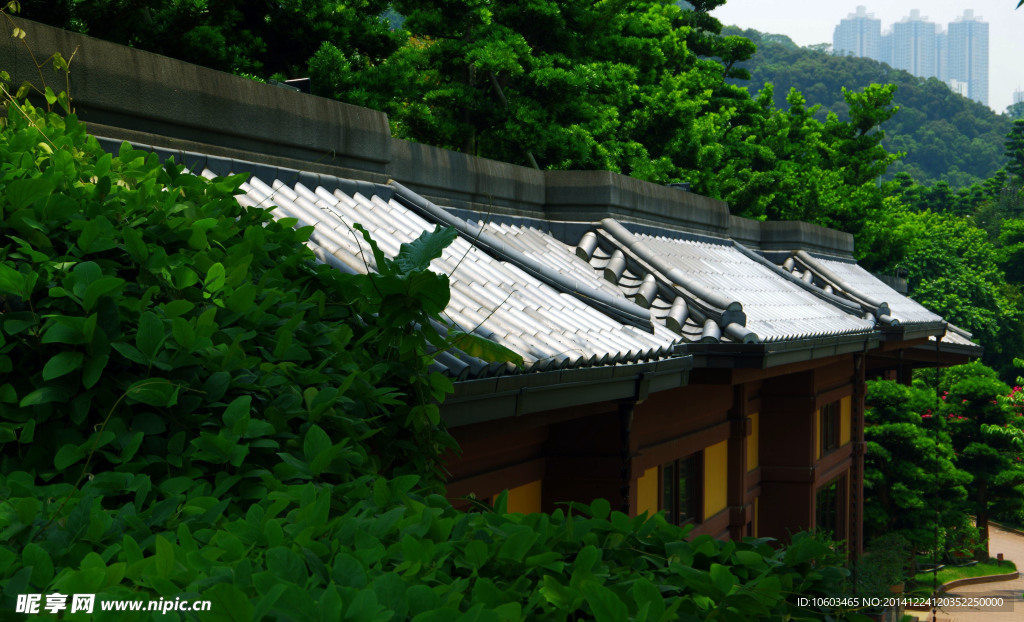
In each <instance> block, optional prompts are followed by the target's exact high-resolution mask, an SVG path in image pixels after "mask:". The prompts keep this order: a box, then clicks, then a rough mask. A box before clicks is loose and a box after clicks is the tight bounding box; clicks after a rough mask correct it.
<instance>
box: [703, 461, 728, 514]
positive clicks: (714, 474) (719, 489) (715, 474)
mask: <svg viewBox="0 0 1024 622" xmlns="http://www.w3.org/2000/svg"><path fill="white" fill-rule="evenodd" d="M727 443H728V441H722V442H721V443H716V444H714V445H712V446H711V447H708V448H707V449H705V450H704V519H705V520H707V519H708V518H710V517H712V516H714V515H715V514H718V513H719V512H721V511H722V510H724V509H725V506H726V500H727V494H726V493H727V486H728V472H729V448H728V444H727Z"/></svg>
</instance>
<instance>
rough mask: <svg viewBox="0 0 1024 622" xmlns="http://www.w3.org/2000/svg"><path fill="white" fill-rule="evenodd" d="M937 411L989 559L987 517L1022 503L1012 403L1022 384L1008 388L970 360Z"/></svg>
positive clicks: (1020, 420) (1017, 413)
mask: <svg viewBox="0 0 1024 622" xmlns="http://www.w3.org/2000/svg"><path fill="white" fill-rule="evenodd" d="M952 380H953V383H952V384H951V385H950V386H949V391H948V393H947V394H946V395H945V396H944V398H945V399H944V401H943V406H942V408H941V410H940V413H941V414H942V415H943V419H942V421H941V423H942V425H943V426H944V427H945V429H946V430H947V431H948V433H949V437H950V440H951V441H952V448H953V451H954V454H955V462H956V465H957V466H958V467H959V468H961V469H963V470H965V471H967V472H968V473H970V474H971V475H972V476H973V477H974V480H973V481H972V482H971V483H970V484H969V485H968V487H967V488H968V494H969V500H968V504H969V509H970V511H971V512H972V513H973V514H974V515H975V517H976V524H977V527H978V530H979V532H980V536H981V541H982V548H979V549H978V550H977V551H976V555H977V557H979V558H987V557H988V523H989V518H990V517H992V516H999V515H1012V514H1015V513H1016V512H1018V511H1020V509H1021V508H1022V507H1024V463H1022V461H1021V454H1022V450H1024V417H1021V410H1020V408H1019V406H1018V407H1016V408H1015V407H1014V405H1015V404H1017V405H1019V404H1020V402H1021V399H1020V398H1019V397H1017V396H1018V395H1019V394H1020V387H1015V388H1014V389H1013V390H1011V389H1010V387H1008V386H1007V385H1006V384H1004V383H1003V382H1001V381H1000V380H999V379H998V378H997V377H996V373H995V372H994V371H993V370H992V369H991V368H989V367H986V366H984V365H982V364H981V363H977V362H975V363H969V364H968V365H964V366H962V367H961V368H960V370H958V373H957V374H955V376H954V377H953V378H952Z"/></svg>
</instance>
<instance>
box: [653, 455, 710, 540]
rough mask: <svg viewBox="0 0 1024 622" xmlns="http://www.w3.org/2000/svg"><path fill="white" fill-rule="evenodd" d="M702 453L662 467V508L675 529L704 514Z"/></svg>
mask: <svg viewBox="0 0 1024 622" xmlns="http://www.w3.org/2000/svg"><path fill="white" fill-rule="evenodd" d="M702 456H703V454H702V453H700V452H698V453H695V454H693V455H691V456H689V457H687V458H683V459H681V460H673V461H672V462H669V463H668V464H665V465H662V467H661V494H662V497H661V507H662V509H663V510H665V517H666V518H667V519H668V521H669V522H670V523H672V524H674V525H683V524H686V523H689V522H694V521H697V520H699V516H700V511H701V492H702V489H701V480H702V477H703V469H701V457H702Z"/></svg>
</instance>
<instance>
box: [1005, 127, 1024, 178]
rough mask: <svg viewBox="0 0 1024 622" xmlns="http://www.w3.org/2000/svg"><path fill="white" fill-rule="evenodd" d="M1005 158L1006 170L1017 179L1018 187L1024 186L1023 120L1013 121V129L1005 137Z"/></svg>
mask: <svg viewBox="0 0 1024 622" xmlns="http://www.w3.org/2000/svg"><path fill="white" fill-rule="evenodd" d="M1006 157H1007V158H1008V159H1009V163H1008V164H1007V165H1006V170H1007V171H1009V173H1010V174H1011V175H1014V176H1015V177H1016V178H1017V183H1018V184H1019V185H1024V119H1017V120H1016V121H1014V122H1013V129H1011V130H1010V133H1009V134H1007V135H1006Z"/></svg>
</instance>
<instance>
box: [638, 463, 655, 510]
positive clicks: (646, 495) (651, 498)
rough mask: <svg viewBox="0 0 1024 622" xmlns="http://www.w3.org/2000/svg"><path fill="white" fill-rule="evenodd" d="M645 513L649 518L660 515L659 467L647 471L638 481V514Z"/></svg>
mask: <svg viewBox="0 0 1024 622" xmlns="http://www.w3.org/2000/svg"><path fill="white" fill-rule="evenodd" d="M644 512H647V514H648V516H654V515H655V514H657V513H658V467H654V468H652V469H647V470H646V471H644V474H643V475H641V476H640V477H639V478H638V479H637V480H636V513H637V515H640V514H643V513H644Z"/></svg>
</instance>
